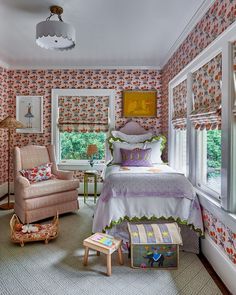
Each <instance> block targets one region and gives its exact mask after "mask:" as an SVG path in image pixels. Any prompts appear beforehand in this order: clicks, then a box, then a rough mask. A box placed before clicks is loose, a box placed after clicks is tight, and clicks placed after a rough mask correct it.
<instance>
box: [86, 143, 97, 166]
mask: <svg viewBox="0 0 236 295" xmlns="http://www.w3.org/2000/svg"><path fill="white" fill-rule="evenodd" d="M97 152H98V147H97V145H96V144H89V145H88V148H87V155H88V156H89V157H90V160H89V164H90V166H91V167H93V165H94V155H95V154H96V153H97Z"/></svg>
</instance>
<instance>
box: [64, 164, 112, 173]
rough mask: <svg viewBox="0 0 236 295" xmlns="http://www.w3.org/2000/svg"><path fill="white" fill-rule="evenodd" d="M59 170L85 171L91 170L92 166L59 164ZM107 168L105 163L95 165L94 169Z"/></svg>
mask: <svg viewBox="0 0 236 295" xmlns="http://www.w3.org/2000/svg"><path fill="white" fill-rule="evenodd" d="M58 167H59V169H61V170H71V171H77V170H80V171H85V170H91V166H90V165H89V164H86V163H81V164H77V163H59V164H58ZM105 167H106V165H105V163H99V164H94V165H93V169H94V170H102V171H103V170H104V169H105Z"/></svg>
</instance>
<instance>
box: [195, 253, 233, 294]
mask: <svg viewBox="0 0 236 295" xmlns="http://www.w3.org/2000/svg"><path fill="white" fill-rule="evenodd" d="M198 258H199V259H200V260H201V262H202V264H203V265H204V266H205V268H206V270H207V272H208V273H209V275H210V276H211V277H212V279H213V280H214V282H215V283H216V285H217V286H218V288H219V289H220V291H221V292H222V293H223V294H224V295H229V294H231V293H230V292H229V290H228V289H227V287H226V286H225V284H224V283H223V282H222V280H221V278H220V277H219V276H218V275H217V273H216V272H215V271H214V269H213V267H212V266H211V264H210V263H209V261H208V260H207V259H206V257H205V256H204V255H203V254H202V253H200V254H199V255H198Z"/></svg>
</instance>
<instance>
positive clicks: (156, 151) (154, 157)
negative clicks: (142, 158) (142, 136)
mask: <svg viewBox="0 0 236 295" xmlns="http://www.w3.org/2000/svg"><path fill="white" fill-rule="evenodd" d="M161 144H162V139H159V140H154V141H152V142H146V143H145V144H144V147H143V148H144V149H148V148H151V149H152V152H151V162H152V164H160V163H163V161H162V159H161V155H162V146H161Z"/></svg>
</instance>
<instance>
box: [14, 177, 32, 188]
mask: <svg viewBox="0 0 236 295" xmlns="http://www.w3.org/2000/svg"><path fill="white" fill-rule="evenodd" d="M15 181H16V184H19V185H20V186H22V187H23V188H26V187H29V186H30V182H29V180H28V179H27V178H26V177H24V176H22V175H19V176H17V177H16V179H15Z"/></svg>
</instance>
